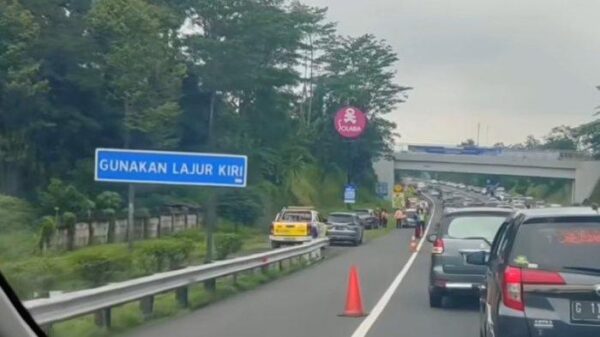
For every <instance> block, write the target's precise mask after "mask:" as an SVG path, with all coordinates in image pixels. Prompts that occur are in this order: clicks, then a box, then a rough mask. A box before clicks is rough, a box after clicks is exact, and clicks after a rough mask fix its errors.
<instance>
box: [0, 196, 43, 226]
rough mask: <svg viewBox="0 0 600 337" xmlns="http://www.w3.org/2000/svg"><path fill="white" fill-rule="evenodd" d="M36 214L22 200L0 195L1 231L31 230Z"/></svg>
mask: <svg viewBox="0 0 600 337" xmlns="http://www.w3.org/2000/svg"><path fill="white" fill-rule="evenodd" d="M34 218H35V212H34V210H33V208H32V207H31V205H30V204H29V203H28V202H26V201H24V200H21V199H18V198H14V197H11V196H7V195H3V194H0V231H2V232H3V233H6V232H7V231H14V230H30V229H31V225H32V224H33V220H34Z"/></svg>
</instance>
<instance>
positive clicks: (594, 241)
mask: <svg viewBox="0 0 600 337" xmlns="http://www.w3.org/2000/svg"><path fill="white" fill-rule="evenodd" d="M599 257H600V221H593V222H571V221H569V222H553V223H532V224H524V225H522V226H521V227H520V228H519V232H518V233H517V236H516V238H515V242H514V244H513V248H512V251H511V255H510V262H511V263H512V264H513V265H517V266H523V267H528V268H540V269H545V270H562V269H563V268H565V267H569V268H573V267H575V268H593V269H598V268H600V260H599Z"/></svg>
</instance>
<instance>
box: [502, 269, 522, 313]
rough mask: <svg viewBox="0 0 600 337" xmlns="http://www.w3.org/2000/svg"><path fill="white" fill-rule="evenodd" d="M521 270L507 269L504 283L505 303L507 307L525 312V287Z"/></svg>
mask: <svg viewBox="0 0 600 337" xmlns="http://www.w3.org/2000/svg"><path fill="white" fill-rule="evenodd" d="M522 276H523V275H522V273H521V268H515V267H510V266H509V267H507V268H506V269H505V270H504V280H503V283H502V293H503V296H502V297H503V299H502V300H503V302H504V305H506V306H507V307H509V308H511V309H514V310H519V311H523V310H524V305H523V285H522V281H523V278H522Z"/></svg>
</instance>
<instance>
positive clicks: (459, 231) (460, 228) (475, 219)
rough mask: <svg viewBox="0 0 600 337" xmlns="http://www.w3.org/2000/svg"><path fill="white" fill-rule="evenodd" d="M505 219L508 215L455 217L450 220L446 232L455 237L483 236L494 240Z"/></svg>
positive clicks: (488, 239)
mask: <svg viewBox="0 0 600 337" xmlns="http://www.w3.org/2000/svg"><path fill="white" fill-rule="evenodd" d="M504 220H506V216H501V215H474V216H460V217H455V218H452V219H451V220H450V223H449V224H448V227H447V231H446V233H447V235H448V237H450V238H453V239H465V238H478V237H481V238H484V239H486V240H487V241H488V242H492V241H493V240H494V237H495V236H496V233H497V232H498V228H500V225H502V223H503V222H504Z"/></svg>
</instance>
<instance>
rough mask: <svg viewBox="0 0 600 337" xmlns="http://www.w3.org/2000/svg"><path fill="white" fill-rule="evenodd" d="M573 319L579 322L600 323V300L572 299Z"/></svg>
mask: <svg viewBox="0 0 600 337" xmlns="http://www.w3.org/2000/svg"><path fill="white" fill-rule="evenodd" d="M571 319H572V320H573V321H579V322H592V323H600V302H593V301H571Z"/></svg>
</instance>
